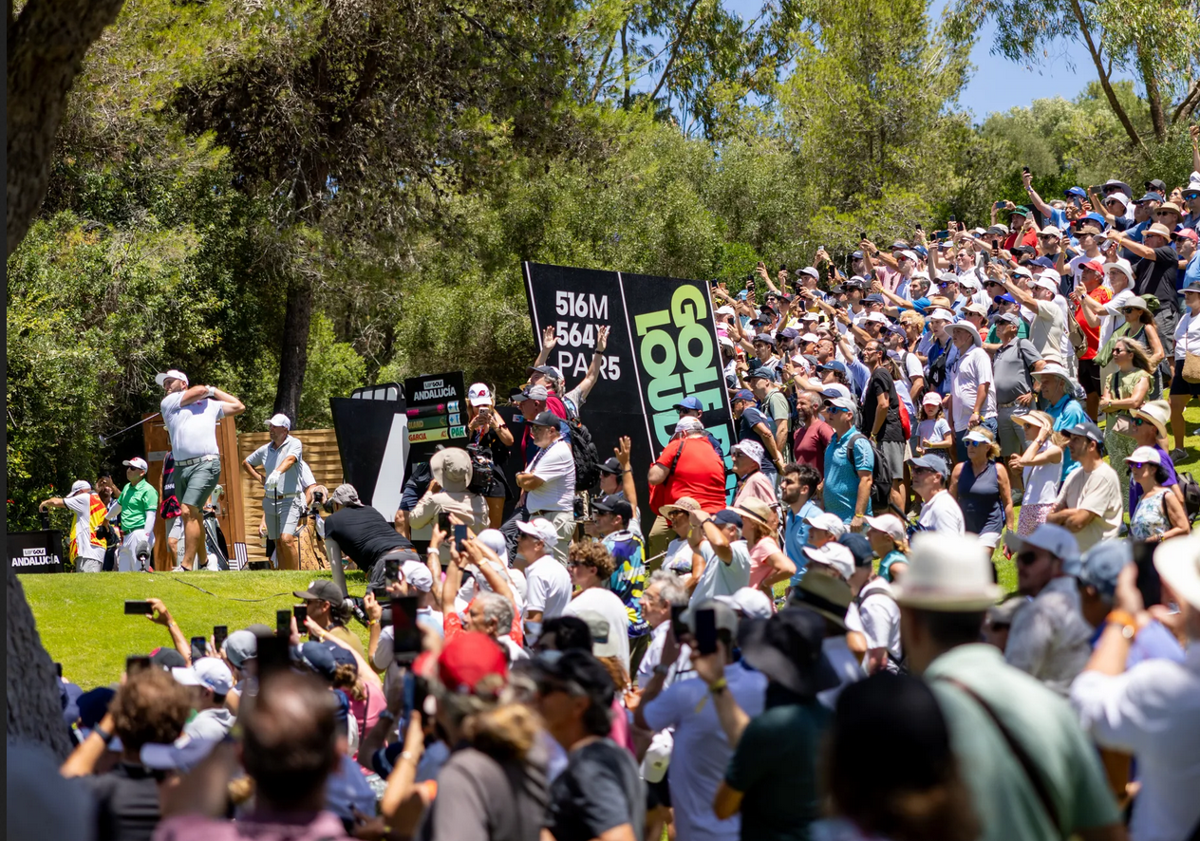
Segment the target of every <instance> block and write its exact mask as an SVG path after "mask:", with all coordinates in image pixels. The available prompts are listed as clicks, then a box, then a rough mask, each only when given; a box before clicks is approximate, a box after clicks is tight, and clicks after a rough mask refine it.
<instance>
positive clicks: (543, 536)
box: [517, 517, 558, 547]
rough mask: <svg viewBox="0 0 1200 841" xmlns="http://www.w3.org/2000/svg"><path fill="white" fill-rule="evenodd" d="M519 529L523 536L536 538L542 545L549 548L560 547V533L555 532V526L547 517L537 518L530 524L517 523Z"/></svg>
mask: <svg viewBox="0 0 1200 841" xmlns="http://www.w3.org/2000/svg"><path fill="white" fill-rule="evenodd" d="M517 528H518V529H519V530H520V531H521V533H522V534H527V535H529V536H530V537H536V538H537V539H538V540H540V541H542V543H545V544H546V546H547V547H551V546H557V545H558V532H557V531H555V530H554V526H553V525H552V524H551V522H550V521H549V520H547V519H546V518H545V517H535V518H534V519H532V520H530V521H529V522H528V523H517Z"/></svg>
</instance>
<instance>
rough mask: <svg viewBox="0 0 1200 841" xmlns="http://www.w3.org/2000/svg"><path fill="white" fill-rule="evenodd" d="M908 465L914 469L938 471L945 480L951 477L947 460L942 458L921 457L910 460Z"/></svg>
mask: <svg viewBox="0 0 1200 841" xmlns="http://www.w3.org/2000/svg"><path fill="white" fill-rule="evenodd" d="M908 463H909V464H911V465H913V466H914V467H924V468H925V469H927V470H933V471H936V472H937V473H938V474H939V475H940V476H941V477H942V478H943V479H945V478H946V477H947V476H949V475H950V470H949V468H947V467H946V460H945V459H943V458H941V457H940V456H921V457H920V458H910V459H909V460H908Z"/></svg>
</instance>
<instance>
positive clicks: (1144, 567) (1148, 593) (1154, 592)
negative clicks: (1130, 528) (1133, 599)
mask: <svg viewBox="0 0 1200 841" xmlns="http://www.w3.org/2000/svg"><path fill="white" fill-rule="evenodd" d="M1158 546H1159V544H1157V543H1145V542H1143V541H1140V540H1135V541H1133V562H1134V564H1136V565H1137V588H1138V591H1139V592H1140V593H1141V594H1142V601H1143V602H1144V603H1145V605H1146V607H1150V606H1151V605H1156V604H1162V580H1161V579H1160V578H1159V577H1158V570H1157V569H1155V567H1154V550H1155V549H1156V548H1158Z"/></svg>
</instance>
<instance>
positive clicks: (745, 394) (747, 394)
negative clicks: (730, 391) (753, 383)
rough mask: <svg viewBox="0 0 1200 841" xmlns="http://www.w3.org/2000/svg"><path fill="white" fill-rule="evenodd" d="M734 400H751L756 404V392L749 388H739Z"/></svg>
mask: <svg viewBox="0 0 1200 841" xmlns="http://www.w3.org/2000/svg"><path fill="white" fill-rule="evenodd" d="M733 399H734V400H749V401H750V402H751V403H753V402H754V392H753V391H751V390H750V389H748V388H739V389H738V390H737V391H736V392H735V393H734V395H733Z"/></svg>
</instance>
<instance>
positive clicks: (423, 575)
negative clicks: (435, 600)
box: [400, 561, 433, 593]
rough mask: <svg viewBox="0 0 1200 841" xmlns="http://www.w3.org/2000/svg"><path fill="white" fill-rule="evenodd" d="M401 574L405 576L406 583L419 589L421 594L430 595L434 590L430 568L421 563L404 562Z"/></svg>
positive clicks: (401, 565)
mask: <svg viewBox="0 0 1200 841" xmlns="http://www.w3.org/2000/svg"><path fill="white" fill-rule="evenodd" d="M400 572H401V573H402V574H403V575H404V580H405V582H406V583H408V584H409V585H411V586H413V587H415V588H417V590H418V591H419V592H422V593H428V592H429V591H430V590H431V589H433V574H432V573H430V571H429V567H427V566H425V564H423V563H421V562H420V561H404V562H402V563H401V564H400Z"/></svg>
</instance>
